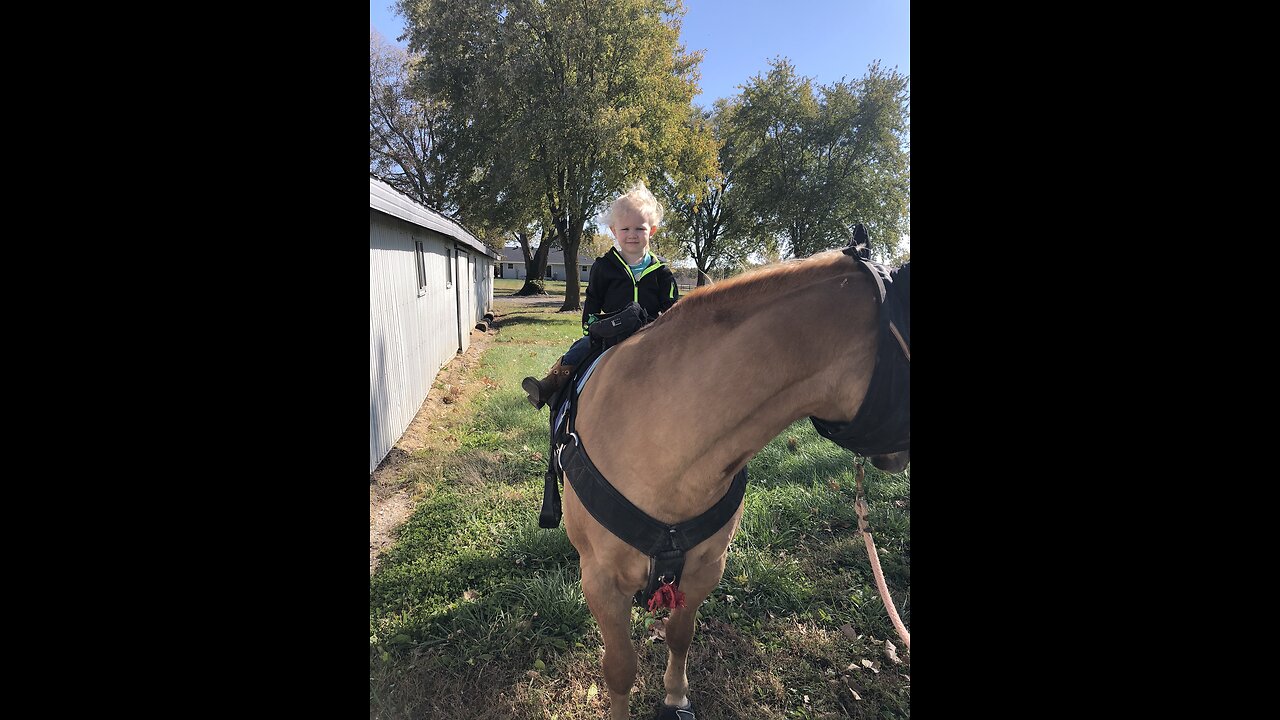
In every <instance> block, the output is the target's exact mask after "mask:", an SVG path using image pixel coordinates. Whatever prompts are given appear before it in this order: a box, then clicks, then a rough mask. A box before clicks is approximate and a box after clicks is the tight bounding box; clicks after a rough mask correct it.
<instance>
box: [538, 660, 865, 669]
mask: <svg viewBox="0 0 1280 720" xmlns="http://www.w3.org/2000/svg"><path fill="white" fill-rule="evenodd" d="M863 662H866V660H863ZM533 669H534V670H546V669H547V664H546V663H544V662H542V660H534V661H533Z"/></svg>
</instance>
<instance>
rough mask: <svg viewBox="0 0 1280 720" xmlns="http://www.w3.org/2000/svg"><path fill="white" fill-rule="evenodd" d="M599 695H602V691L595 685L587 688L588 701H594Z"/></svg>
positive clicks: (592, 684)
mask: <svg viewBox="0 0 1280 720" xmlns="http://www.w3.org/2000/svg"><path fill="white" fill-rule="evenodd" d="M598 694H600V689H599V688H597V687H596V684H595V683H591V687H589V688H587V699H588V700H592V699H594V698H595V696H596V695H598Z"/></svg>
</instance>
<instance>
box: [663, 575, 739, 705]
mask: <svg viewBox="0 0 1280 720" xmlns="http://www.w3.org/2000/svg"><path fill="white" fill-rule="evenodd" d="M724 563H725V556H724V555H721V556H720V558H719V559H718V561H712V562H711V563H709V564H707V565H706V566H705V567H703V568H698V569H695V571H694V572H693V573H690V572H689V570H690V568H689V566H688V565H686V566H685V574H684V576H683V577H682V578H681V581H680V589H681V591H683V592H684V599H685V607H682V608H677V609H675V610H672V611H671V616H670V617H669V618H667V625H666V641H667V671H666V673H664V674H663V676H662V684H663V686H664V687H665V688H666V690H667V697H666V698H665V699H664V700H663V704H665V705H668V706H671V707H676V708H680V707H685V706H686V705H688V702H689V701H688V695H689V677H688V675H687V673H686V671H685V668H686V666H687V664H688V660H689V645H690V644H692V642H693V630H694V621H695V620H696V619H697V617H698V607H699V606H700V605H702V601H703V600H706V599H707V596H708V595H710V594H711V591H712V590H713V589H715V587H716V585H718V584H719V583H720V576H721V575H723V574H724Z"/></svg>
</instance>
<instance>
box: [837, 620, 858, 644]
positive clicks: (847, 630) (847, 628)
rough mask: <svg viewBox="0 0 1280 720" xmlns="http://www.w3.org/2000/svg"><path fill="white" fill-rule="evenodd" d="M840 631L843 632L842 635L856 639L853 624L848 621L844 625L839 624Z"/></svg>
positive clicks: (856, 635) (856, 634)
mask: <svg viewBox="0 0 1280 720" xmlns="http://www.w3.org/2000/svg"><path fill="white" fill-rule="evenodd" d="M840 632H842V633H844V636H845V637H847V638H849V639H850V640H857V639H858V631H857V630H854V629H853V626H852V625H850V624H849V623H845V624H844V625H841V626H840Z"/></svg>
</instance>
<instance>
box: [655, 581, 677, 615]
mask: <svg viewBox="0 0 1280 720" xmlns="http://www.w3.org/2000/svg"><path fill="white" fill-rule="evenodd" d="M684 606H685V604H684V592H683V591H681V590H680V588H678V587H676V586H675V585H672V584H671V583H669V582H664V583H662V584H661V585H659V586H658V590H657V591H656V592H654V593H653V597H652V598H650V599H649V612H651V613H654V614H657V612H658V608H670V609H672V610H675V609H676V608H678V607H684Z"/></svg>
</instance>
